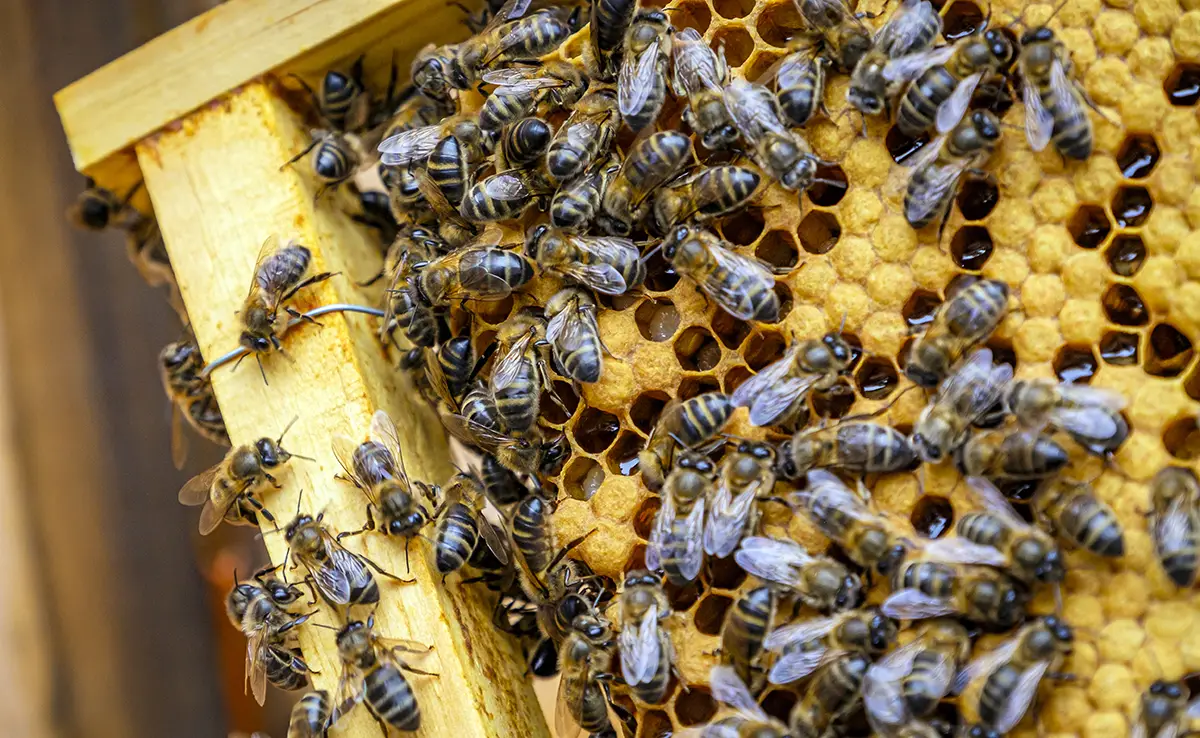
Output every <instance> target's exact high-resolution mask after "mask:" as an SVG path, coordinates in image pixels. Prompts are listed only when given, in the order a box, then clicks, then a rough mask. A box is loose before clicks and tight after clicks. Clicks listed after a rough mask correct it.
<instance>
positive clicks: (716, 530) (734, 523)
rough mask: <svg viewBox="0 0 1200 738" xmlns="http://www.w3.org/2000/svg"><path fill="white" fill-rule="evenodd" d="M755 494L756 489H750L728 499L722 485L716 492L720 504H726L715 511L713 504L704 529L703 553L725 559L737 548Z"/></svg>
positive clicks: (751, 508) (726, 491)
mask: <svg viewBox="0 0 1200 738" xmlns="http://www.w3.org/2000/svg"><path fill="white" fill-rule="evenodd" d="M757 492H758V489H757V487H755V488H751V489H748V490H745V491H744V492H742V493H741V494H740V495H738V496H737V497H733V498H732V499H730V493H729V490H728V489H724V485H722V487H721V488H719V489H718V490H717V494H718V495H719V496H721V497H722V502H727V505H726V507H725V509H724V510H717V507H716V504H715V502H714V504H713V507H712V511H711V512H710V513H709V516H708V524H707V525H706V526H705V527H704V552H705V553H707V554H709V555H710V556H718V557H720V558H725V557H726V556H728V555H729V554H730V553H732V552H733V550H734V549H735V548H737V545H738V541H740V540H741V538H742V534H744V533H745V532H746V523H747V522H748V521H749V519H750V512H751V510H753V509H754V504H755V502H757V501H758V497H757Z"/></svg>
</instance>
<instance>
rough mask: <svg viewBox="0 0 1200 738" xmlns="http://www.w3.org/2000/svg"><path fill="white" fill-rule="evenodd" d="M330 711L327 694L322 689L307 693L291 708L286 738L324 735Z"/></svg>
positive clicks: (317, 737) (313, 737)
mask: <svg viewBox="0 0 1200 738" xmlns="http://www.w3.org/2000/svg"><path fill="white" fill-rule="evenodd" d="M332 711H333V706H332V705H331V704H330V701H329V693H328V692H326V691H325V690H323V689H319V690H317V691H315V692H308V693H307V694H305V695H304V696H303V697H301V698H300V701H299V702H297V703H296V705H295V706H294V707H293V708H292V714H291V717H290V719H289V720H288V732H287V734H288V738H319V736H322V735H324V733H325V731H326V729H327V728H328V727H329V726H328V723H329V714H330V713H331V712H332Z"/></svg>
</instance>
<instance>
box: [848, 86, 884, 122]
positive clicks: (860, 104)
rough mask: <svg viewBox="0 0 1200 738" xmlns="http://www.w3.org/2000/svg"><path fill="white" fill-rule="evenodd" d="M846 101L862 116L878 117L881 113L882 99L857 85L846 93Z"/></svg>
mask: <svg viewBox="0 0 1200 738" xmlns="http://www.w3.org/2000/svg"><path fill="white" fill-rule="evenodd" d="M846 99H847V100H848V101H849V102H850V104H851V105H853V106H854V107H855V109H856V110H858V111H859V112H860V113H862V114H863V115H879V114H880V113H882V112H883V98H881V97H880V96H879V95H876V94H875V93H874V92H871V91H869V90H864V89H861V88H860V87H858V86H857V85H856V86H852V87H851V88H850V89H849V90H847V91H846Z"/></svg>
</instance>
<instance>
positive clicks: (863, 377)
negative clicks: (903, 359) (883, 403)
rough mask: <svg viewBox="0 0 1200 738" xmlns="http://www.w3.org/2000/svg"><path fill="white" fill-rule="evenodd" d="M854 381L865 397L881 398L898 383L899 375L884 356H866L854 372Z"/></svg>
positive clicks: (888, 393) (889, 360)
mask: <svg viewBox="0 0 1200 738" xmlns="http://www.w3.org/2000/svg"><path fill="white" fill-rule="evenodd" d="M854 383H855V384H856V385H857V386H858V391H859V394H861V395H862V396H863V397H865V398H866V399H868V400H883V399H887V396H888V395H890V394H892V392H893V391H895V389H896V385H898V384H900V375H899V374H898V373H897V372H896V365H895V364H893V363H892V360H891V359H889V358H887V357H886V356H868V357H867V358H866V359H865V360H864V361H863V363H862V366H860V367H859V368H858V371H857V372H855V373H854Z"/></svg>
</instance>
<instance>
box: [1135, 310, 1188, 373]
mask: <svg viewBox="0 0 1200 738" xmlns="http://www.w3.org/2000/svg"><path fill="white" fill-rule="evenodd" d="M1193 353H1194V352H1193V350H1192V342H1191V341H1189V340H1188V337H1187V336H1185V335H1183V334H1182V333H1180V332H1179V330H1178V329H1177V328H1175V326H1173V325H1169V324H1167V323H1159V324H1158V325H1156V326H1154V328H1153V329H1151V331H1150V338H1149V340H1147V341H1146V362H1145V364H1143V365H1142V368H1143V369H1144V370H1145V371H1146V373H1147V374H1149V375H1151V376H1155V377H1178V376H1179V375H1180V374H1183V370H1184V369H1187V368H1188V365H1189V364H1191V363H1192V355H1193Z"/></svg>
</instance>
